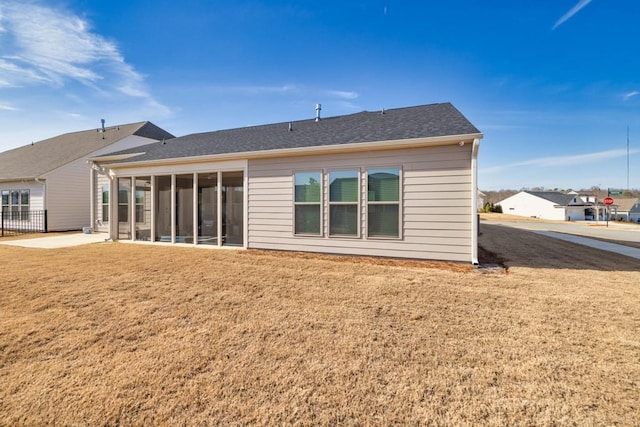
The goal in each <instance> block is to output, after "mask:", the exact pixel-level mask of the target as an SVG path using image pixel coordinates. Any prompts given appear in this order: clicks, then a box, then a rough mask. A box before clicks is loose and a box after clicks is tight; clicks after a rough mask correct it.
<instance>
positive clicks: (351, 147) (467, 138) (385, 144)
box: [96, 133, 483, 169]
mask: <svg viewBox="0 0 640 427" xmlns="http://www.w3.org/2000/svg"><path fill="white" fill-rule="evenodd" d="M482 137H483V135H482V134H481V133H473V134H465V135H450V136H444V137H442V136H438V137H430V138H412V139H398V140H386V141H375V142H356V143H351V144H334V145H319V146H313V147H301V148H282V149H277V150H264V151H242V152H238V153H224V154H212V155H205V156H194V157H178V158H168V159H160V160H146V161H140V162H127V163H103V166H104V167H106V168H119V169H120V168H129V167H140V166H152V165H162V164H174V165H175V164H181V163H198V162H216V161H223V160H236V159H258V158H270V157H290V156H303V155H313V154H331V153H337V152H341V153H351V152H358V151H374V150H390V149H393V150H396V149H401V148H415V147H436V146H440V145H454V144H460V143H464V144H470V143H473V141H474V140H479V139H481V138H482ZM128 156H129V157H132V155H128ZM127 158H128V157H127ZM96 160H97V159H96ZM116 160H124V159H109V161H116ZM101 163H102V162H101Z"/></svg>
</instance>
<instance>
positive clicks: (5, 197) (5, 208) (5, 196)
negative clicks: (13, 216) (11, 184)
mask: <svg viewBox="0 0 640 427" xmlns="http://www.w3.org/2000/svg"><path fill="white" fill-rule="evenodd" d="M2 212H3V213H4V212H9V190H2Z"/></svg>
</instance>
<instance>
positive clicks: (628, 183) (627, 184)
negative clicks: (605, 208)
mask: <svg viewBox="0 0 640 427" xmlns="http://www.w3.org/2000/svg"><path fill="white" fill-rule="evenodd" d="M629 189H630V187H629V125H627V191H629Z"/></svg>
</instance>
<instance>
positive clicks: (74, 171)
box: [45, 159, 91, 231]
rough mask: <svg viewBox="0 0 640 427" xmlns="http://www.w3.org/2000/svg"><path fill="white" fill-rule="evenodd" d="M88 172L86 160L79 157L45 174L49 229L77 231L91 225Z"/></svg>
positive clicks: (89, 172)
mask: <svg viewBox="0 0 640 427" xmlns="http://www.w3.org/2000/svg"><path fill="white" fill-rule="evenodd" d="M90 174H91V170H90V168H89V165H88V164H87V161H86V160H85V159H78V160H74V161H72V162H69V163H67V164H66V165H64V166H63V167H60V168H58V169H56V170H54V171H52V172H49V173H47V174H46V175H45V178H46V182H47V190H46V191H47V195H46V198H47V217H48V220H49V231H64V230H80V229H81V228H82V227H88V226H90V225H91V224H90V223H91V220H90V211H89V200H90V198H89V189H90V186H91V184H90Z"/></svg>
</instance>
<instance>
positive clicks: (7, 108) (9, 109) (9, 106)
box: [0, 104, 20, 111]
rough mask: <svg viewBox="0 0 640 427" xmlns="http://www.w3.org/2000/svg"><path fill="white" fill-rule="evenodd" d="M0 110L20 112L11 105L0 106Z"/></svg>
mask: <svg viewBox="0 0 640 427" xmlns="http://www.w3.org/2000/svg"><path fill="white" fill-rule="evenodd" d="M0 110H4V111H20V109H19V108H16V107H14V106H12V105H9V104H0Z"/></svg>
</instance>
